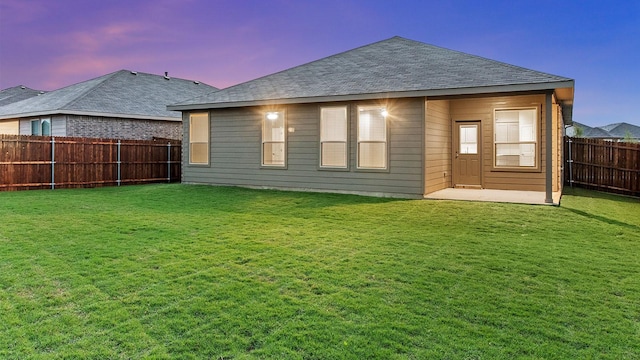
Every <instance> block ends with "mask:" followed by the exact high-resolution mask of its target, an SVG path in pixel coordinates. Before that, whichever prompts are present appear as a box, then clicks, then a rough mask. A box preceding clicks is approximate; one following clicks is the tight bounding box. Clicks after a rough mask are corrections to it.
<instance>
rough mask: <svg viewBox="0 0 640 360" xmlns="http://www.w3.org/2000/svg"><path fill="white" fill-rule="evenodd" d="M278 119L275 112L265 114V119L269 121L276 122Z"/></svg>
mask: <svg viewBox="0 0 640 360" xmlns="http://www.w3.org/2000/svg"><path fill="white" fill-rule="evenodd" d="M277 118H278V113H277V112H270V113H267V119H269V120H276V119H277Z"/></svg>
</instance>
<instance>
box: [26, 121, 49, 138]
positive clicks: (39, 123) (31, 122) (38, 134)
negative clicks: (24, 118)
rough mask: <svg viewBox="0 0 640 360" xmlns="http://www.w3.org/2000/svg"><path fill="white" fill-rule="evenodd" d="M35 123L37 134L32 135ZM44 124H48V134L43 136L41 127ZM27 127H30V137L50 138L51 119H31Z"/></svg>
mask: <svg viewBox="0 0 640 360" xmlns="http://www.w3.org/2000/svg"><path fill="white" fill-rule="evenodd" d="M34 122H37V123H38V133H37V134H34V133H33V123H34ZM45 122H49V133H48V134H43V131H42V125H43V124H44V123H45ZM29 126H30V127H31V135H33V136H51V130H52V129H51V118H39V119H33V120H31V121H30V122H29Z"/></svg>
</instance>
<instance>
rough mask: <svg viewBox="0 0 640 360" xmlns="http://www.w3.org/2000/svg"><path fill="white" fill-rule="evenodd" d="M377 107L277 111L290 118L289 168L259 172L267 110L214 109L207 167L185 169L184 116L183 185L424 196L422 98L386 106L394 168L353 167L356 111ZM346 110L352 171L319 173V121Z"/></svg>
mask: <svg viewBox="0 0 640 360" xmlns="http://www.w3.org/2000/svg"><path fill="white" fill-rule="evenodd" d="M376 104H379V102H348V103H326V104H296V105H286V106H280V107H279V108H278V109H284V110H285V111H286V116H287V128H288V129H289V130H292V131H289V132H287V134H286V138H287V154H286V156H287V161H286V163H287V167H286V169H269V168H264V167H261V159H260V157H261V155H260V154H261V149H260V146H261V129H262V126H261V121H262V119H263V114H264V112H265V111H268V110H273V109H267V108H263V107H247V108H235V109H212V110H210V122H211V123H210V131H211V134H210V135H211V136H210V139H211V142H210V159H211V161H210V164H209V165H208V166H194V165H189V164H188V159H189V153H188V152H189V138H188V136H189V129H188V121H187V119H188V116H189V115H188V113H185V115H184V118H183V120H184V121H183V124H184V141H183V164H184V166H183V171H182V173H183V179H182V180H183V182H185V183H202V184H215V185H234V186H250V187H265V188H281V189H291V190H304V191H326V192H345V193H358V194H370V195H377V196H397V197H408V198H420V197H422V195H423V192H424V187H423V186H424V185H423V178H424V177H423V174H424V167H423V153H422V149H424V137H423V135H422V134H423V133H424V132H423V128H422V127H423V123H424V99H418V98H416V99H401V100H394V101H393V103H392V104H388V105H387V108H388V110H389V112H390V116H389V118H388V119H387V126H388V159H389V168H388V170H385V171H365V170H358V169H356V157H357V138H356V136H357V131H356V126H357V113H356V112H357V105H376ZM336 105H348V111H349V130H350V133H349V140H350V141H349V144H348V152H349V156H348V158H349V163H348V169H347V170H346V171H345V170H344V169H340V170H328V169H320V168H319V161H320V160H319V153H320V151H319V122H320V110H319V109H320V107H321V106H336Z"/></svg>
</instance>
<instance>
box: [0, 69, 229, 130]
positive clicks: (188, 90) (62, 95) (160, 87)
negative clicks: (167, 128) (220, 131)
mask: <svg viewBox="0 0 640 360" xmlns="http://www.w3.org/2000/svg"><path fill="white" fill-rule="evenodd" d="M213 91H217V89H216V88H215V87H213V86H210V85H207V84H204V83H200V82H195V81H191V80H185V79H178V78H168V77H164V76H161V75H153V74H146V73H141V72H133V71H129V70H120V71H116V72H114V73H111V74H107V75H103V76H100V77H97V78H95V79H91V80H87V81H84V82H81V83H77V84H74V85H70V86H67V87H64V88H62V89H58V90H55V91H51V92H48V93H46V94H43V95H40V96H37V97H32V98H29V99H26V100H22V101H19V102H15V103H12V104H9V105H5V106H2V107H0V119H8V118H16V117H27V116H38V115H50V114H82V115H92V114H93V115H98V116H114V117H129V118H140V119H166V120H180V118H181V116H180V113H178V112H175V111H169V110H167V105H168V104H171V103H175V102H177V101H181V100H184V99H189V98H193V97H195V96H200V95H203V94H207V93H209V92H213Z"/></svg>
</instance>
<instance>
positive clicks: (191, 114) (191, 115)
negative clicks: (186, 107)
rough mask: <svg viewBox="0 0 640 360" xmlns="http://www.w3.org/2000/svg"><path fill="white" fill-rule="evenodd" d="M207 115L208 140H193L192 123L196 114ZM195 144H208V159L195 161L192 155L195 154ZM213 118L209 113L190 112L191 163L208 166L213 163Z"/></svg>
mask: <svg viewBox="0 0 640 360" xmlns="http://www.w3.org/2000/svg"><path fill="white" fill-rule="evenodd" d="M196 115H197V116H202V115H204V116H206V117H207V131H206V133H207V141H206V142H202V141H198V142H195V141H192V139H193V125H192V121H193V117H194V116H196ZM194 144H207V161H206V162H193V161H192V160H191V159H192V155H193V145H194ZM210 152H211V119H210V117H209V113H206V112H204V113H201V112H198V113H190V114H189V165H200V166H208V165H209V164H210V163H211V159H210V158H211V154H210Z"/></svg>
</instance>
